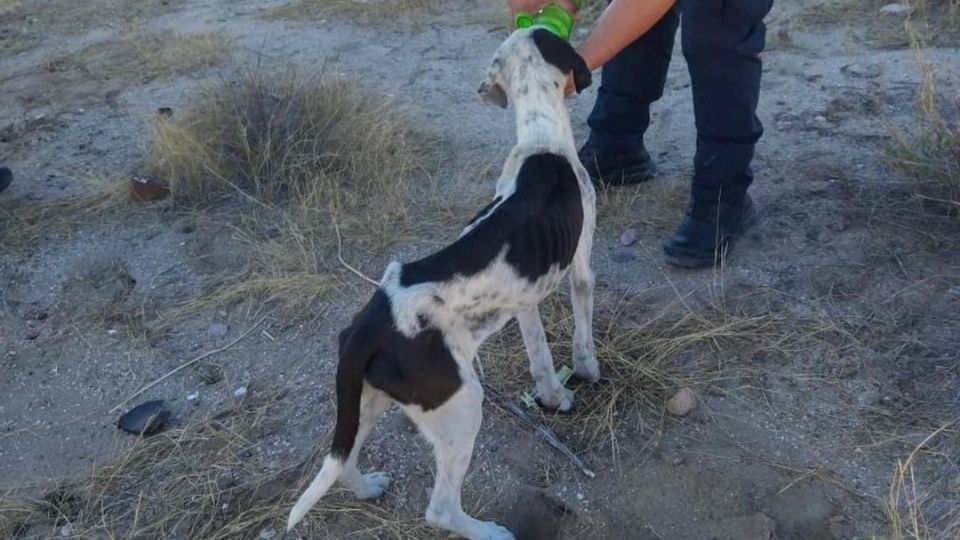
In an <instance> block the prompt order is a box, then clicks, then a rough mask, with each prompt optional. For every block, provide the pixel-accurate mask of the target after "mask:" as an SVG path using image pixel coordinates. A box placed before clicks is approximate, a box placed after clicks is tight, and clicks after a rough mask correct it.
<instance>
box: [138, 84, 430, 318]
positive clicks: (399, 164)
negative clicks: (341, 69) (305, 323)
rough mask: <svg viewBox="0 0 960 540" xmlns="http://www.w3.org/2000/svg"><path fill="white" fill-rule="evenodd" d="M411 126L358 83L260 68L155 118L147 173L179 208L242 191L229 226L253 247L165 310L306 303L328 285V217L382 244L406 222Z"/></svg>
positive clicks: (414, 165) (415, 162)
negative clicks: (241, 263) (244, 263)
mask: <svg viewBox="0 0 960 540" xmlns="http://www.w3.org/2000/svg"><path fill="white" fill-rule="evenodd" d="M408 125H409V123H408V122H407V120H406V119H405V116H404V114H403V113H402V111H399V110H398V107H397V106H396V105H395V104H393V103H390V102H388V101H385V100H383V99H380V98H377V97H375V96H374V95H373V94H371V93H369V92H366V91H363V90H362V89H358V88H357V87H356V86H355V85H347V84H346V83H342V82H339V81H325V80H301V79H299V78H297V77H296V76H295V75H292V74H291V75H285V76H277V77H274V76H271V75H267V74H264V73H262V72H259V71H252V72H249V73H247V74H246V75H244V76H243V77H242V78H241V79H240V80H239V81H235V82H223V83H221V84H219V85H217V86H216V87H214V88H212V89H211V90H210V91H208V92H207V94H206V95H205V96H204V97H203V98H202V99H201V100H200V101H199V102H198V104H197V105H196V106H195V107H193V108H192V109H190V110H188V111H186V112H184V113H183V114H181V115H179V116H178V117H177V118H175V119H166V118H158V119H157V120H156V123H155V125H154V139H153V144H152V147H151V149H150V152H149V158H148V170H150V172H151V173H152V174H153V175H155V176H158V177H160V178H163V179H165V180H166V181H167V182H169V185H170V188H171V193H172V195H173V198H174V201H175V202H176V203H177V204H178V205H179V206H180V207H181V208H192V209H193V211H195V212H199V211H200V209H201V208H202V207H203V206H204V205H206V204H209V203H211V202H212V201H213V200H214V199H215V198H216V197H218V196H221V195H223V194H225V193H230V194H233V198H234V199H236V198H237V196H239V199H240V203H239V204H240V205H241V206H242V208H241V209H240V211H239V212H235V213H234V214H235V215H234V216H231V217H230V218H229V221H228V227H229V229H230V230H231V231H232V239H233V241H235V242H237V243H238V245H239V246H240V247H242V251H243V252H244V253H247V254H249V265H248V267H247V268H244V269H242V270H240V269H231V270H232V274H231V275H229V276H226V277H225V278H224V280H223V283H221V284H220V286H219V287H216V288H215V289H214V290H213V291H212V292H211V294H210V295H208V296H207V297H205V298H201V299H199V300H195V301H192V302H190V303H188V304H185V305H184V306H181V307H182V308H183V309H180V310H174V311H173V312H171V313H169V314H168V315H170V316H174V315H175V317H174V318H173V320H175V319H177V318H180V317H182V316H184V315H186V314H187V313H193V312H196V310H198V309H205V308H207V307H211V306H213V305H216V304H219V303H230V302H233V301H240V300H243V299H247V298H251V297H253V298H260V299H263V300H279V301H283V302H284V303H285V304H286V305H287V306H288V307H294V308H303V307H306V306H308V305H309V304H310V303H311V302H312V301H313V300H315V299H316V298H318V297H319V296H320V295H321V294H323V293H324V292H325V291H326V290H328V289H329V287H330V285H331V284H332V282H333V277H332V276H331V274H333V273H334V272H335V270H336V268H337V263H336V255H335V251H334V249H335V246H336V238H335V235H334V227H333V225H334V223H336V225H338V226H339V227H340V228H341V229H342V230H343V231H344V232H345V234H347V235H348V238H349V240H351V241H353V242H354V243H356V241H357V240H358V239H359V240H360V241H364V242H369V243H372V244H374V245H383V244H384V243H386V241H387V239H388V238H391V237H395V236H396V232H397V229H398V225H400V224H402V223H404V222H405V219H406V215H407V210H408V200H409V197H408V189H407V182H408V181H409V179H410V178H411V176H412V175H414V174H415V173H418V172H419V171H420V170H421V166H420V164H419V160H420V157H422V154H423V150H422V149H423V144H422V143H423V142H424V141H423V140H422V139H423V138H422V137H421V138H417V137H416V135H415V134H414V132H413V131H412V130H411V129H409V128H408ZM331 261H333V262H331ZM238 270H239V271H238Z"/></svg>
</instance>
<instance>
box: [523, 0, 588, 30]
mask: <svg viewBox="0 0 960 540" xmlns="http://www.w3.org/2000/svg"><path fill="white" fill-rule="evenodd" d="M580 2H581V0H573V5H575V6H576V7H577V9H580ZM514 23H515V24H516V25H517V28H530V27H532V26H538V27H541V28H545V29H547V30H549V31H550V32H553V33H554V34H556V35H557V36H559V37H561V38H563V39H566V40H569V39H570V34H571V33H572V32H573V15H571V14H570V13H568V12H567V10H565V9H563V8H562V7H560V6H559V5H558V4H547V5H546V6H543V7H542V8H540V11H538V12H536V13H534V14H530V13H527V12H526V11H518V12H517V16H516V18H515V19H514Z"/></svg>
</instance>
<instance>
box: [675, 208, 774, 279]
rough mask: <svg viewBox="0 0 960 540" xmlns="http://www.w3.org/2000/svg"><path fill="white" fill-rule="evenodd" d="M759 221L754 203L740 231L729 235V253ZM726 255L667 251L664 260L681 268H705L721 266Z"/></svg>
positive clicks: (726, 246) (746, 214) (727, 241)
mask: <svg viewBox="0 0 960 540" xmlns="http://www.w3.org/2000/svg"><path fill="white" fill-rule="evenodd" d="M756 223H757V211H756V209H754V207H753V204H751V205H750V206H749V207H747V212H746V213H745V214H744V216H743V223H742V224H741V225H740V233H739V234H735V235H728V236H727V238H726V243H725V246H724V247H725V248H726V252H727V254H729V253H730V248H731V247H732V246H733V244H734V243H735V242H736V241H737V240H739V239H740V237H741V236H743V235H744V234H745V233H746V232H747V231H748V230H750V228H751V227H753V226H754V225H755V224H756ZM723 259H724V257H722V256H720V255H719V254H716V253H714V254H713V255H711V256H709V257H692V256H683V255H671V254H669V253H667V252H664V253H663V260H664V261H666V262H667V264H670V265H673V266H679V267H680V268H688V269H703V268H712V267H716V266H719V264H720V263H721V262H722V261H723Z"/></svg>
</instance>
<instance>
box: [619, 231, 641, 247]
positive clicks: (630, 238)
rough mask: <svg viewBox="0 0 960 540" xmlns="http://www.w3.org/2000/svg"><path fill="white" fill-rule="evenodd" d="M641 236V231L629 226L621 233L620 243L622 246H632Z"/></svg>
mask: <svg viewBox="0 0 960 540" xmlns="http://www.w3.org/2000/svg"><path fill="white" fill-rule="evenodd" d="M639 238H640V233H638V232H637V230H636V229H634V228H633V227H627V228H626V229H624V230H623V232H622V233H620V245H621V246H632V245H633V244H635V243H636V242H637V240H638V239H639Z"/></svg>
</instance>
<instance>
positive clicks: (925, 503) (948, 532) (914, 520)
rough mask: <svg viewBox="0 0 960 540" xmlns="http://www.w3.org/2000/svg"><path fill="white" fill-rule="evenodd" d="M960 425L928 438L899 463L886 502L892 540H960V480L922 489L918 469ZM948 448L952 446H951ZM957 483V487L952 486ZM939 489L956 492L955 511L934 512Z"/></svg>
mask: <svg viewBox="0 0 960 540" xmlns="http://www.w3.org/2000/svg"><path fill="white" fill-rule="evenodd" d="M956 422H957V420H954V421H953V422H950V423H948V424H946V425H944V426H942V427H940V428H939V429H937V430H936V431H934V432H933V433H931V434H930V435H929V436H927V437H926V439H924V440H923V441H922V442H921V443H920V444H919V445H917V447H916V448H914V449H913V451H912V452H910V455H908V456H907V458H906V459H905V460H898V461H897V467H896V469H895V470H894V475H893V480H892V481H891V483H890V491H889V493H888V495H887V500H886V508H885V510H886V513H887V518H888V520H889V522H890V533H891V536H890V537H891V539H892V540H907V539H909V540H948V539H954V538H958V537H960V500H958V498H957V497H956V489H957V487H958V486H957V485H956V482H957V480H958V478H960V477H954V478H952V479H951V478H949V477H948V478H942V479H941V480H940V481H938V482H934V483H935V484H941V485H939V486H932V485H928V486H926V487H922V486H921V484H922V482H920V481H919V479H918V473H917V470H916V469H917V466H918V465H919V462H920V459H921V458H922V457H924V455H925V454H926V455H928V457H929V456H930V455H932V453H931V452H930V447H931V446H933V443H934V442H935V440H936V439H937V438H942V435H944V434H945V433H946V432H947V431H948V429H949V428H950V427H951V426H952V425H953V424H955V423H956ZM947 444H950V443H949V442H948V443H947ZM952 467H953V472H954V473H957V472H960V471H958V470H957V469H956V464H953V465H952ZM950 482H953V483H954V485H952V486H951V485H950ZM935 487H937V488H939V489H938V491H940V492H941V493H942V492H943V490H947V491H951V490H952V491H953V492H954V497H953V498H952V499H953V500H952V502H953V505H952V507H947V508H943V507H941V508H939V509H936V516H934V511H935V510H934V509H933V508H932V507H933V506H934V504H932V500H933V499H934V494H936V493H937V491H935V490H934V488H935Z"/></svg>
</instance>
